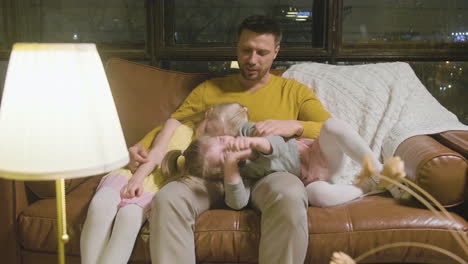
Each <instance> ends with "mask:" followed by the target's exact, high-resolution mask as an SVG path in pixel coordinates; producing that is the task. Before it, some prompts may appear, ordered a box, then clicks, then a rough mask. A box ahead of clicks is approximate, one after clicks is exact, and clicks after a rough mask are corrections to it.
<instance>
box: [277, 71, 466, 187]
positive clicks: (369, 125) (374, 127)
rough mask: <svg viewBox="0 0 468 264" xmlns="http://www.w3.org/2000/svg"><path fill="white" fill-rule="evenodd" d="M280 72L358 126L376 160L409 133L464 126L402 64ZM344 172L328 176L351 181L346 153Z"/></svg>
mask: <svg viewBox="0 0 468 264" xmlns="http://www.w3.org/2000/svg"><path fill="white" fill-rule="evenodd" d="M283 77H285V78H294V79H296V80H297V81H299V82H301V83H304V84H305V85H307V86H308V87H310V88H311V89H312V90H313V91H314V92H315V94H316V95H317V97H318V98H319V99H320V100H321V101H322V103H323V104H324V106H325V108H326V109H327V110H328V111H329V112H330V113H331V114H332V115H333V116H334V117H337V118H339V119H341V120H343V121H345V122H347V123H349V125H350V126H351V127H352V128H353V129H355V130H356V131H358V133H359V134H360V135H361V136H362V137H363V138H364V140H365V141H366V142H367V143H368V144H369V146H370V147H371V149H372V150H373V151H374V152H375V153H376V154H377V156H378V157H380V160H381V161H383V160H386V159H387V158H388V157H390V156H392V155H393V153H394V152H395V150H396V148H397V147H398V145H399V144H400V143H401V142H403V141H404V140H405V139H407V138H409V137H412V136H415V135H423V134H434V133H439V132H442V131H447V130H468V126H465V125H463V124H462V123H460V122H459V121H458V119H457V117H456V116H455V115H454V114H453V113H451V112H450V111H448V110H447V109H446V108H444V107H443V106H442V105H440V104H439V102H438V101H437V100H436V99H435V98H434V97H433V96H432V95H431V94H430V93H429V92H428V91H427V89H426V88H425V87H424V85H423V84H422V83H421V82H420V81H419V79H418V77H417V76H416V75H415V74H414V72H413V70H412V69H411V67H410V66H409V65H408V64H407V63H402V62H395V63H377V64H366V65H355V66H335V65H328V64H321V63H301V64H297V65H293V66H292V67H291V68H290V69H288V70H287V71H285V72H284V74H283ZM343 171H344V175H340V176H338V177H337V178H335V179H332V181H333V182H335V183H347V184H350V183H352V182H353V180H354V178H355V176H356V175H357V173H359V171H360V164H357V163H355V162H353V161H352V160H351V159H350V158H347V160H346V162H345V169H344V170H343Z"/></svg>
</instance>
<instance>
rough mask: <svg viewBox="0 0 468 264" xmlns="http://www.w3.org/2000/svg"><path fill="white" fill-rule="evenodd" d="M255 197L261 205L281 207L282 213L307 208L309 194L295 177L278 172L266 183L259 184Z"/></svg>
mask: <svg viewBox="0 0 468 264" xmlns="http://www.w3.org/2000/svg"><path fill="white" fill-rule="evenodd" d="M254 192H255V193H254V194H253V195H254V196H257V197H258V200H259V201H260V203H261V205H259V206H262V207H264V208H261V209H267V208H269V207H272V206H274V207H279V209H280V211H281V212H284V213H287V212H289V211H294V210H298V207H299V208H301V207H302V208H307V194H306V191H305V187H304V184H303V183H302V182H301V181H300V180H299V178H298V177H297V176H295V175H292V174H290V173H286V172H276V173H272V174H270V175H268V176H266V177H265V181H263V182H259V184H258V185H257V186H256V187H255V188H254ZM262 201H263V203H262Z"/></svg>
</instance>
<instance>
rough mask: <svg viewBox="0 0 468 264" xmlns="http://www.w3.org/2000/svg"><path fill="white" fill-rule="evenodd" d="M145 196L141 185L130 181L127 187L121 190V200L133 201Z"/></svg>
mask: <svg viewBox="0 0 468 264" xmlns="http://www.w3.org/2000/svg"><path fill="white" fill-rule="evenodd" d="M142 194H143V186H141V183H137V182H132V181H131V180H130V181H128V183H127V184H126V185H124V186H123V187H122V189H121V190H120V198H122V199H132V198H134V197H140V196H141V195H142Z"/></svg>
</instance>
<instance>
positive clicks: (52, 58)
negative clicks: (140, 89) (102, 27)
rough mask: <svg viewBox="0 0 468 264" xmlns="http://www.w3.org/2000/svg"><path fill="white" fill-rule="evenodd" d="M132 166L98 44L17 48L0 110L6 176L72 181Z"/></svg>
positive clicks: (0, 168) (0, 172) (0, 165)
mask: <svg viewBox="0 0 468 264" xmlns="http://www.w3.org/2000/svg"><path fill="white" fill-rule="evenodd" d="M127 163H128V151H127V146H126V144H125V139H124V136H123V133H122V128H121V126H120V121H119V118H118V115H117V111H116V108H115V105H114V101H113V98H112V94H111V91H110V87H109V83H108V82H107V78H106V75H105V72H104V68H103V66H102V62H101V59H100V57H99V54H98V52H97V50H96V46H95V45H94V44H42V43H17V44H15V45H14V47H13V51H12V53H11V55H10V61H9V64H8V70H7V75H6V80H5V86H4V92H3V97H2V102H1V106H0V177H3V178H10V179H19V180H45V179H59V178H65V179H67V178H75V177H83V176H91V175H96V174H101V173H105V172H108V171H111V170H113V169H116V168H119V167H123V166H125V165H126V164H127Z"/></svg>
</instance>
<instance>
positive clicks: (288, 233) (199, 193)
mask: <svg viewBox="0 0 468 264" xmlns="http://www.w3.org/2000/svg"><path fill="white" fill-rule="evenodd" d="M223 196H224V195H223V192H222V191H219V190H217V189H216V188H213V187H212V186H209V185H207V184H192V185H191V186H190V187H188V186H187V184H185V183H180V182H171V183H169V184H167V185H166V186H164V188H162V189H161V190H160V191H159V192H157V193H156V195H155V197H154V199H153V201H152V208H151V209H152V210H151V218H150V248H151V261H152V263H153V264H167V263H184V264H195V263H196V261H195V243H194V229H195V220H196V219H197V217H198V216H199V215H200V214H201V213H203V212H204V211H206V210H208V209H214V208H220V207H222V206H223V204H224V197H223ZM251 197H252V204H253V206H254V207H255V208H256V209H258V210H259V211H260V212H261V213H262V217H261V234H262V235H261V238H260V251H259V263H260V264H266V263H271V264H302V263H304V259H305V256H306V251H307V244H308V240H309V234H308V229H307V195H306V192H305V188H304V185H303V183H302V182H301V181H300V180H299V179H298V177H296V176H294V175H292V174H289V173H284V172H277V173H273V174H270V175H268V176H266V177H264V178H262V179H260V180H259V181H258V182H256V183H255V185H254V186H253V188H252V195H251Z"/></svg>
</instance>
